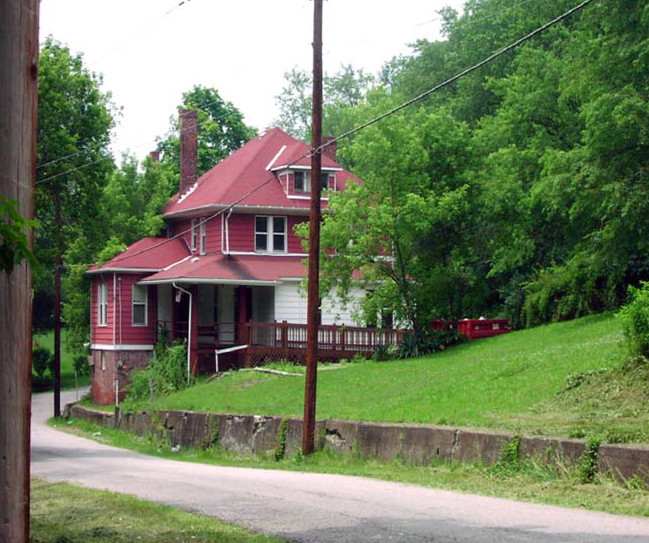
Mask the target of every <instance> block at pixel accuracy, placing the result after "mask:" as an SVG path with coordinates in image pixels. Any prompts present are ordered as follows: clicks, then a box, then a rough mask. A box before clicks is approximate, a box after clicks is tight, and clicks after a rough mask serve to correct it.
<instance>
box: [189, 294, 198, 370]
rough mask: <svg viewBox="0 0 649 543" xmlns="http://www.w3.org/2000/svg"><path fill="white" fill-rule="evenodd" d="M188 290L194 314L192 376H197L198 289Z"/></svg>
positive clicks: (191, 358)
mask: <svg viewBox="0 0 649 543" xmlns="http://www.w3.org/2000/svg"><path fill="white" fill-rule="evenodd" d="M187 290H189V292H191V293H192V314H191V319H190V320H191V322H192V329H191V333H190V335H191V338H192V341H191V344H190V345H189V353H190V355H189V356H190V358H189V360H190V367H191V371H192V375H196V372H197V369H198V287H196V286H192V287H189V288H188V289H187Z"/></svg>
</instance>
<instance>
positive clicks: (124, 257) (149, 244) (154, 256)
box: [86, 238, 190, 273]
mask: <svg viewBox="0 0 649 543" xmlns="http://www.w3.org/2000/svg"><path fill="white" fill-rule="evenodd" d="M189 254H190V253H189V249H188V247H187V245H186V243H185V242H184V241H183V240H182V239H180V238H176V239H169V238H143V239H141V240H140V241H136V242H135V243H134V244H133V245H130V246H129V247H128V248H127V249H126V251H124V252H123V253H120V254H118V255H117V256H116V257H114V258H113V259H112V260H109V261H108V262H106V263H105V264H102V265H100V266H97V265H94V266H91V267H90V268H89V269H88V271H87V272H86V273H102V272H114V271H119V272H126V273H129V272H130V273H136V272H148V273H152V272H157V271H160V270H162V269H164V268H166V267H167V266H169V265H170V264H173V263H174V262H177V261H179V260H181V259H183V258H185V257H187V256H189Z"/></svg>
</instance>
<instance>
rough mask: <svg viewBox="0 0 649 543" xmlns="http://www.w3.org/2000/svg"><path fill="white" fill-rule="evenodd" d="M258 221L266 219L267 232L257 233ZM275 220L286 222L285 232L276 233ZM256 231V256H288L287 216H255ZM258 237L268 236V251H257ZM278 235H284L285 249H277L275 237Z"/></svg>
mask: <svg viewBox="0 0 649 543" xmlns="http://www.w3.org/2000/svg"><path fill="white" fill-rule="evenodd" d="M257 219H266V231H265V232H257ZM275 219H283V220H284V231H283V232H279V233H276V232H275ZM254 227H255V228H254V230H255V233H254V235H255V237H254V240H253V241H254V247H255V253H256V254H264V255H267V254H281V255H286V251H287V250H288V217H286V216H285V215H255V222H254ZM258 235H265V236H266V250H263V249H259V250H257V236H258ZM276 235H283V237H284V243H283V246H284V247H283V248H282V249H275V236H276Z"/></svg>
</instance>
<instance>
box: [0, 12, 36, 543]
mask: <svg viewBox="0 0 649 543" xmlns="http://www.w3.org/2000/svg"><path fill="white" fill-rule="evenodd" d="M38 7H39V0H0V14H1V15H0V194H2V195H3V196H6V197H7V198H10V199H14V200H17V201H18V202H19V211H20V213H21V215H22V216H23V217H26V218H33V216H34V178H35V175H36V108H37V87H36V83H37V75H38V68H37V66H38V65H37V62H38ZM0 220H4V217H0ZM30 241H31V244H32V247H33V236H32V237H31V238H30ZM31 291H32V277H31V270H30V269H29V266H28V265H27V263H26V262H22V263H21V264H20V265H18V266H16V267H15V268H14V269H13V271H12V272H11V274H9V275H7V274H6V273H4V272H0V541H2V542H3V543H27V542H28V541H29V458H30V457H29V443H30V440H29V430H30V425H29V422H30V421H29V417H30V406H31V403H30V400H31V386H30V379H31V352H32V334H31V332H32V300H31Z"/></svg>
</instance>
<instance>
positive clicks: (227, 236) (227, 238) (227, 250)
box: [225, 208, 232, 255]
mask: <svg viewBox="0 0 649 543" xmlns="http://www.w3.org/2000/svg"><path fill="white" fill-rule="evenodd" d="M230 215H232V208H230V211H228V215H227V216H226V217H225V254H226V255H229V254H230Z"/></svg>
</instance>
